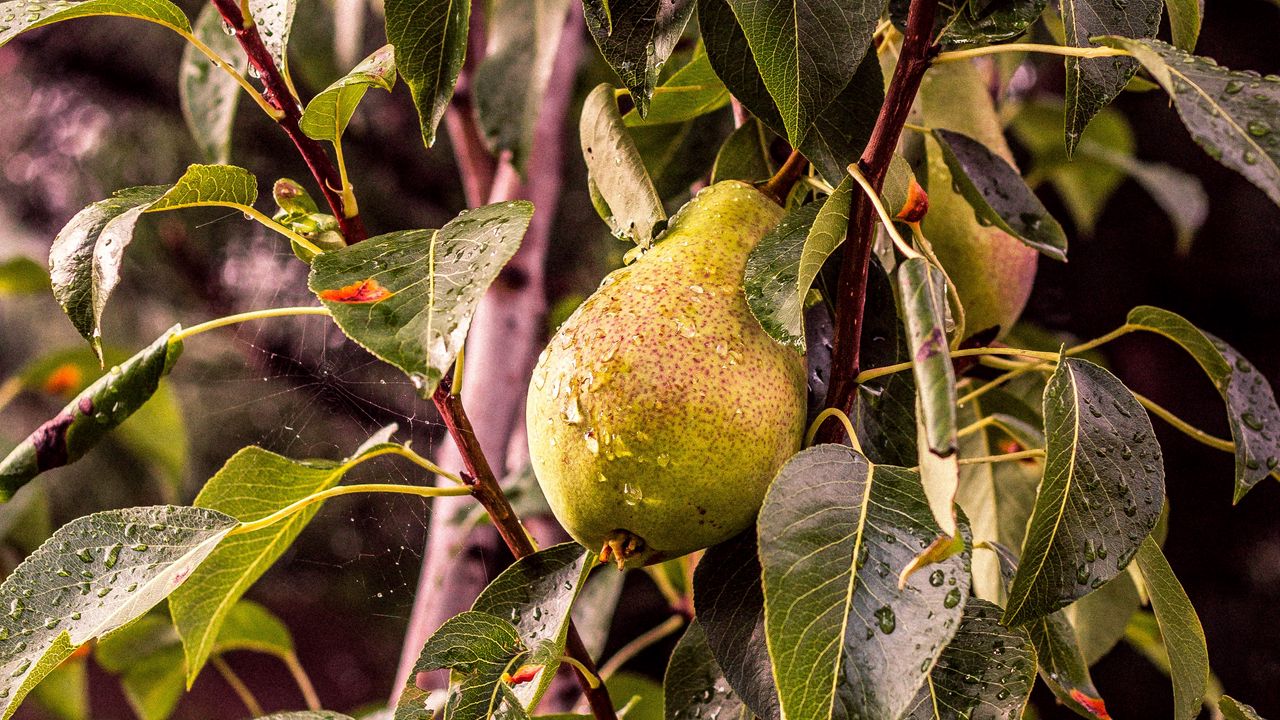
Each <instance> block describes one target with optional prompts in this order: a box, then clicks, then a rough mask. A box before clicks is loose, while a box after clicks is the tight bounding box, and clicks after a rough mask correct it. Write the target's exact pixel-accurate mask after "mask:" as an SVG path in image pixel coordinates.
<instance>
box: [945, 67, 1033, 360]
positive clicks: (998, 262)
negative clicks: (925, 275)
mask: <svg viewBox="0 0 1280 720" xmlns="http://www.w3.org/2000/svg"><path fill="white" fill-rule="evenodd" d="M920 112H921V115H922V117H923V120H924V123H925V124H926V125H928V126H929V127H931V128H943V129H946V130H952V131H954V132H960V133H964V134H965V135H968V136H969V137H971V138H973V139H975V140H977V141H979V142H981V143H983V144H985V145H986V146H987V147H988V148H990V149H991V151H992V152H994V153H996V154H997V155H999V156H1000V157H1002V158H1004V159H1005V160H1006V161H1008V162H1009V164H1010V165H1013V153H1012V152H1010V150H1009V144H1008V143H1007V142H1006V141H1005V138H1004V132H1003V130H1002V128H1001V124H1000V117H999V115H998V114H997V113H996V108H995V105H994V103H992V101H991V96H990V94H989V93H988V91H987V83H986V81H985V77H984V75H983V74H982V73H980V72H979V71H978V69H977V67H976V66H974V65H973V64H972V63H969V62H953V63H943V64H940V65H937V66H935V67H933V68H930V70H929V73H928V74H927V75H926V76H925V80H924V83H923V84H922V85H921V87H920ZM925 149H926V153H927V155H928V177H929V180H928V182H929V212H928V213H927V214H926V215H925V217H924V223H923V224H922V230H923V231H924V235H925V237H926V238H928V240H929V243H930V244H931V245H933V250H934V252H935V253H936V254H937V256H938V260H939V261H940V262H941V263H942V267H943V268H945V269H946V271H947V275H948V276H949V277H950V278H951V282H952V283H954V284H955V288H956V292H957V294H959V296H960V303H961V305H963V306H964V312H965V334H966V335H972V334H974V333H976V332H979V331H982V330H986V329H988V328H991V327H998V328H999V333H998V334H999V335H1001V336H1002V335H1004V334H1005V333H1007V332H1008V331H1009V329H1010V328H1012V327H1013V324H1014V323H1015V322H1016V321H1017V319H1018V317H1019V316H1020V315H1021V314H1022V310H1023V308H1024V307H1026V304H1027V298H1028V297H1029V296H1030V295H1031V285H1032V283H1034V282H1035V277H1036V260H1037V253H1036V251H1035V250H1034V249H1032V248H1030V247H1027V246H1026V245H1024V244H1023V243H1022V242H1021V241H1019V240H1018V239H1017V238H1015V237H1013V236H1011V235H1009V234H1008V233H1005V232H1004V231H1002V230H999V229H998V228H994V227H991V226H988V225H983V224H981V223H980V222H978V219H977V216H976V215H975V214H974V212H973V208H972V207H971V206H970V205H969V202H968V201H967V200H965V199H964V197H963V196H961V195H960V193H958V192H956V191H955V190H954V189H953V188H952V179H951V172H950V171H949V170H948V169H947V164H946V162H945V161H944V160H943V158H942V150H941V148H939V147H938V144H937V143H936V142H935V141H934V140H933V138H931V137H929V138H927V139H926V142H925Z"/></svg>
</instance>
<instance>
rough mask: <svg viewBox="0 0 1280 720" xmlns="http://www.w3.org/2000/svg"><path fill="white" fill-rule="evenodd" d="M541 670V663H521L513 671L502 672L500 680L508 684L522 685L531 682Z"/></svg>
mask: <svg viewBox="0 0 1280 720" xmlns="http://www.w3.org/2000/svg"><path fill="white" fill-rule="evenodd" d="M541 670H542V666H541V665H521V666H520V667H519V668H517V669H516V671H515V672H514V673H503V674H502V680H503V681H504V682H506V683H507V684H508V685H523V684H525V683H527V682H531V681H532V680H533V679H534V678H535V677H537V676H538V672H539V671H541Z"/></svg>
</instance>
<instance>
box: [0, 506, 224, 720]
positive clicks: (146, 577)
mask: <svg viewBox="0 0 1280 720" xmlns="http://www.w3.org/2000/svg"><path fill="white" fill-rule="evenodd" d="M236 525H237V523H236V520H235V519H234V518H231V517H228V516H227V515H224V514H222V513H220V512H216V511H212V510H205V509H202V508H190V507H174V506H158V507H145V508H129V509H125V510H109V511H106V512H100V513H95V514H93V515H87V516H85V517H81V518H78V519H76V520H73V521H71V522H70V523H68V524H67V525H65V526H63V527H62V528H61V529H59V530H58V531H57V532H55V533H54V534H53V537H51V538H49V540H48V541H47V542H45V544H44V545H42V546H40V548H39V549H37V550H36V551H35V552H34V553H32V554H31V555H30V556H29V557H28V558H27V559H26V560H24V561H23V562H22V564H21V565H19V566H18V568H17V569H16V570H14V571H13V573H12V574H11V575H9V577H8V578H6V579H5V581H4V584H3V585H0V604H2V605H3V607H5V608H7V611H6V612H5V614H4V615H3V616H2V617H0V635H3V637H4V639H3V640H0V676H2V677H3V678H4V681H3V682H0V700H3V703H4V711H3V715H0V717H4V718H9V717H11V716H12V715H13V713H14V711H15V710H16V709H17V707H18V704H19V703H21V702H22V699H23V698H24V697H25V696H26V694H27V693H28V692H30V690H31V688H32V687H33V686H34V685H35V684H36V683H38V682H39V681H40V679H41V678H43V677H44V676H45V675H47V674H48V673H49V672H50V671H51V670H53V668H55V667H57V666H58V665H59V664H60V663H61V662H62V661H63V660H65V659H66V658H67V657H69V656H70V655H71V654H72V653H73V652H74V651H75V649H76V648H78V647H79V646H81V645H83V644H84V643H86V642H88V641H90V640H92V639H94V638H99V637H102V636H103V635H106V634H107V633H109V632H111V631H112V630H115V629H116V628H119V627H122V626H123V625H125V624H127V623H129V622H130V621H131V620H133V619H134V618H137V617H139V616H140V615H142V614H144V613H145V612H146V611H147V610H149V609H150V608H151V607H152V606H154V605H155V604H156V603H158V602H160V601H161V600H163V599H164V598H165V597H166V596H167V595H169V594H170V593H171V592H173V590H174V589H175V588H177V587H178V586H180V585H181V584H182V582H183V581H184V580H185V579H186V578H187V577H189V576H190V575H191V573H192V572H193V571H194V570H195V569H196V568H197V567H198V566H199V565H200V563H201V562H202V561H204V559H205V558H206V557H208V555H209V553H210V552H212V551H213V549H214V548H215V547H216V546H217V545H218V543H219V542H220V541H221V540H222V539H223V538H224V537H225V536H226V534H227V533H228V532H230V531H231V529H232V528H234V527H236Z"/></svg>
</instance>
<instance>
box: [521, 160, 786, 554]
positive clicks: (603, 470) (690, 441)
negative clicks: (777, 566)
mask: <svg viewBox="0 0 1280 720" xmlns="http://www.w3.org/2000/svg"><path fill="white" fill-rule="evenodd" d="M782 215H783V210H782V208H781V207H779V206H778V205H777V204H776V203H774V202H773V201H772V200H770V199H769V198H767V197H766V196H765V195H763V194H762V193H760V191H758V190H756V189H755V188H754V187H752V186H751V185H748V184H746V183H742V182H737V181H727V182H722V183H717V184H715V185H712V186H711V187H708V188H706V189H705V190H703V191H702V192H700V193H698V195H697V197H695V198H694V199H693V200H691V201H690V202H689V203H688V204H687V205H685V206H684V207H683V208H682V209H681V210H680V212H679V213H677V214H676V215H675V217H673V218H672V221H671V224H670V227H669V229H668V231H667V233H666V236H665V237H664V238H663V239H662V240H661V241H660V242H659V243H657V244H656V245H655V246H654V247H652V248H651V249H650V250H649V251H648V252H646V253H645V254H644V255H643V256H641V257H640V258H639V259H638V260H636V261H635V262H634V263H633V264H631V265H629V266H627V267H624V268H622V269H620V270H617V271H615V272H614V273H612V274H610V275H609V276H608V277H606V278H605V280H604V282H603V283H601V285H600V289H599V290H597V291H596V292H595V293H594V294H593V295H592V296H591V297H589V298H588V299H587V300H586V301H585V302H583V304H582V305H581V306H580V307H579V308H578V309H577V311H575V312H574V313H573V315H572V316H570V317H569V319H568V320H566V321H565V322H564V324H563V325H561V327H560V329H559V330H558V331H557V332H556V334H555V336H554V337H553V338H552V339H551V342H550V343H549V344H548V346H547V349H546V350H545V351H543V353H542V355H541V357H540V358H539V359H538V363H537V366H536V368H535V369H534V372H533V378H532V380H531V384H530V386H529V396H528V404H527V407H526V412H527V421H528V434H529V450H530V457H531V460H532V463H533V469H534V472H535V473H536V475H537V477H538V482H539V484H540V485H541V486H542V490H543V492H544V493H545V495H546V497H547V500H548V502H549V503H550V505H551V509H552V511H553V512H554V513H555V515H556V518H557V519H558V520H559V521H560V523H561V524H562V525H563V526H564V527H565V529H566V530H568V531H569V534H570V535H572V536H573V537H574V539H576V540H577V541H578V542H580V543H582V544H583V545H584V546H586V547H588V548H590V549H591V550H593V551H600V552H601V554H602V557H603V558H604V559H613V560H614V561H616V562H618V563H619V565H627V566H639V565H647V564H650V563H653V562H658V561H661V560H664V559H667V558H672V557H677V556H680V555H684V554H686V553H689V552H693V551H695V550H699V549H701V548H705V547H709V546H711V545H714V544H716V543H719V542H722V541H724V540H727V539H729V538H730V537H733V536H734V535H736V534H738V533H739V532H741V531H742V530H744V529H746V528H747V527H748V526H749V525H750V524H751V523H752V522H753V521H754V520H755V517H756V513H757V512H758V511H759V509H760V504H761V502H762V500H763V499H764V494H765V490H766V489H767V488H768V486H769V483H770V481H772V479H773V477H774V475H775V474H776V473H777V471H778V468H780V467H781V466H782V464H783V463H784V462H786V460H787V459H788V458H789V457H791V455H793V454H794V453H795V452H796V451H797V450H799V449H800V442H801V439H802V435H803V433H804V423H805V362H804V358H803V356H801V355H800V354H798V353H796V352H795V351H793V350H790V349H788V348H786V347H783V346H782V345H781V344H779V343H777V342H775V341H774V340H773V339H772V338H770V337H769V336H768V335H767V334H765V332H764V330H763V329H762V328H761V327H760V324H759V323H758V322H757V321H756V319H755V317H754V316H752V314H751V312H750V310H748V308H747V303H746V297H745V295H744V294H743V272H744V270H745V268H746V262H747V255H748V254H750V252H751V249H752V248H753V247H755V245H756V243H757V242H759V240H760V238H762V237H763V236H764V235H765V233H767V232H768V231H769V230H770V229H772V228H773V227H774V226H775V225H776V224H777V223H778V221H779V220H780V219H781V218H782Z"/></svg>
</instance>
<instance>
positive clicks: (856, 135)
mask: <svg viewBox="0 0 1280 720" xmlns="http://www.w3.org/2000/svg"><path fill="white" fill-rule="evenodd" d="M734 2H735V3H737V0H734ZM828 2H829V0H824V3H823V4H820V5H818V6H816V7H817V9H818V10H820V11H821V12H824V13H825V12H828V11H830V9H831V7H833V6H835V5H836V3H834V2H831V3H830V4H826V3H828ZM743 4H745V5H752V6H757V7H763V6H767V5H779V6H781V5H783V4H784V3H778V2H776V0H765V1H757V2H747V3H743ZM877 5H878V7H877ZM882 7H883V3H877V2H871V3H869V4H865V6H863V7H861V9H860V10H859V11H858V12H855V13H852V14H851V17H850V19H849V21H848V22H845V23H840V25H841V26H843V27H846V28H852V27H853V26H854V25H860V23H861V20H862V19H863V16H869V15H872V14H874V16H875V17H874V18H873V19H872V20H871V26H872V27H873V28H874V26H875V24H876V23H878V22H879V17H880V11H881V9H882ZM836 12H841V11H840V10H837V11H836ZM786 14H787V13H786V12H783V13H781V15H780V17H782V16H784V15H786ZM852 15H857V16H858V17H859V20H858V21H856V22H855V21H854V20H853V19H852ZM757 17H759V16H757ZM824 17H825V15H824ZM698 23H699V26H700V27H701V29H702V39H703V42H704V43H705V45H706V49H707V57H708V59H710V60H711V66H712V67H713V68H714V69H715V71H716V75H718V76H719V77H720V79H721V80H723V81H724V84H725V86H726V87H727V88H728V89H729V92H731V93H733V96H734V97H736V98H737V99H738V100H740V101H741V102H742V104H743V105H744V106H745V107H746V108H747V109H748V110H750V111H751V113H752V114H753V115H755V116H756V117H758V118H760V120H761V121H763V122H764V123H765V125H767V126H769V127H770V128H771V129H773V130H774V131H775V132H777V133H779V134H782V135H787V136H788V137H791V138H793V140H794V139H795V137H796V135H794V134H791V133H790V132H789V131H790V129H791V128H790V126H789V125H788V124H787V123H786V122H785V121H784V120H783V113H781V112H779V109H778V107H779V106H778V105H776V104H775V102H774V98H773V97H771V96H770V93H769V89H768V88H767V87H766V85H765V82H764V80H763V79H762V77H761V72H760V66H758V65H757V57H756V56H755V55H754V53H753V46H752V45H751V44H750V43H748V41H747V36H746V35H745V34H744V32H743V29H742V26H740V25H739V24H738V20H737V18H736V17H735V16H734V9H731V8H730V3H729V2H727V1H726V0H698ZM768 25H769V23H768V22H767V21H765V20H763V19H761V22H758V23H756V27H758V28H760V29H762V30H767V29H768ZM806 26H807V23H806ZM867 37H868V38H870V35H869V34H868V35H867ZM848 39H850V38H849V37H848V36H845V37H843V38H841V39H839V40H836V39H832V40H831V42H826V41H824V40H813V42H814V43H815V44H816V45H818V46H822V47H825V48H827V49H831V48H833V47H835V45H837V44H839V43H840V42H844V41H845V40H848ZM809 41H810V39H809V38H808V37H806V38H805V39H804V40H803V41H802V42H809ZM864 47H865V45H864ZM796 48H797V43H796V40H795V38H792V39H791V40H786V41H784V42H783V43H782V47H781V48H779V52H778V53H777V54H776V55H775V56H774V57H775V58H778V59H780V60H781V59H785V58H783V56H785V55H786V54H787V53H788V49H789V50H790V52H791V53H792V54H794V55H795V57H796V58H799V57H801V52H803V51H798V50H797V49H796ZM804 57H810V58H811V59H813V60H814V61H816V60H817V58H816V57H813V56H810V55H804ZM852 57H855V56H853V55H848V56H845V57H842V58H839V59H838V62H839V63H840V64H842V65H845V66H847V70H848V71H849V73H850V74H848V75H845V76H844V77H845V78H846V79H845V80H842V81H840V82H841V84H840V85H839V86H836V87H835V91H836V92H835V93H834V94H833V95H832V96H830V97H827V98H826V99H825V100H824V101H823V107H821V108H818V110H817V111H816V112H814V113H812V115H811V116H807V117H806V120H805V123H806V124H805V126H804V127H803V128H800V130H801V132H800V133H799V135H800V137H802V138H803V139H802V140H800V142H799V148H800V151H801V152H802V153H804V156H805V157H806V158H808V159H809V161H810V162H811V163H813V165H814V167H816V168H818V170H819V172H821V173H822V176H823V177H824V178H826V180H827V181H828V182H830V183H832V184H836V183H839V182H840V181H841V180H842V179H843V178H844V176H845V175H846V174H847V173H846V172H845V168H846V167H847V166H848V164H849V160H850V159H851V158H854V157H857V155H858V153H861V152H862V148H863V146H864V145H866V142H867V139H868V138H870V137H871V129H872V127H874V125H875V120H876V115H877V113H878V112H879V108H880V104H881V102H882V101H883V99H884V79H883V76H882V75H881V72H880V64H879V63H878V62H877V61H876V59H875V57H876V56H875V55H874V54H872V53H868V55H867V58H869V59H864V60H862V61H861V62H860V63H858V64H857V65H856V66H854V65H852V64H851V61H850V58H852ZM855 68H856V71H855ZM834 77H835V76H830V77H827V78H826V79H825V80H824V81H823V83H821V84H820V85H821V88H822V89H823V90H824V91H825V90H826V89H827V88H828V85H830V84H831V83H833V82H835V80H834ZM800 87H803V88H804V94H805V96H806V97H808V98H809V99H810V100H812V101H816V100H817V94H816V93H815V92H814V90H815V89H817V86H806V85H803V84H801V86H800ZM794 110H795V108H793V111H794Z"/></svg>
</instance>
